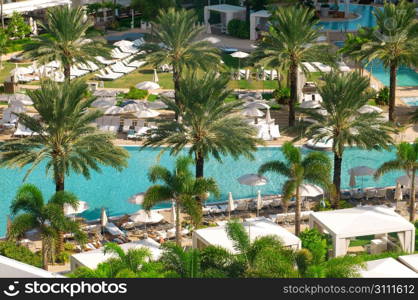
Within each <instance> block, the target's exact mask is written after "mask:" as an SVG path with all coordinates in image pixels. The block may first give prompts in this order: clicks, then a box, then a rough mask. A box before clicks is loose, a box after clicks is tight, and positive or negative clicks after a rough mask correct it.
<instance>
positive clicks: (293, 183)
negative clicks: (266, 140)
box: [258, 142, 331, 235]
mask: <svg viewBox="0 0 418 300" xmlns="http://www.w3.org/2000/svg"><path fill="white" fill-rule="evenodd" d="M281 151H282V152H283V155H284V157H285V159H286V160H285V161H280V160H275V161H269V162H266V163H264V164H262V165H261V166H260V168H259V169H258V172H259V173H261V174H264V173H266V172H275V173H279V174H281V175H283V176H286V177H287V181H286V182H285V183H284V184H283V205H284V206H285V210H287V203H288V201H289V200H290V199H291V198H292V197H295V199H296V208H295V233H296V235H299V233H300V212H301V201H302V197H301V195H300V187H301V185H302V184H304V183H313V184H317V185H320V186H322V187H325V188H327V189H328V188H329V186H330V176H331V162H330V160H329V158H328V156H327V155H326V154H325V153H323V152H310V153H309V154H307V155H306V156H305V157H303V156H302V152H301V150H300V148H298V147H295V146H294V145H292V143H290V142H286V143H284V144H283V147H282V148H281Z"/></svg>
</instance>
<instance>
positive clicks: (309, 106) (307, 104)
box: [300, 100, 321, 108]
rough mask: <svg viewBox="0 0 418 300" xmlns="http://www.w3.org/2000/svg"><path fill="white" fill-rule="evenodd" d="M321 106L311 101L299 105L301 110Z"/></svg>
mask: <svg viewBox="0 0 418 300" xmlns="http://www.w3.org/2000/svg"><path fill="white" fill-rule="evenodd" d="M320 106H321V105H320V104H319V102H318V101H312V100H309V101H303V102H302V103H301V104H300V107H301V108H318V107H320Z"/></svg>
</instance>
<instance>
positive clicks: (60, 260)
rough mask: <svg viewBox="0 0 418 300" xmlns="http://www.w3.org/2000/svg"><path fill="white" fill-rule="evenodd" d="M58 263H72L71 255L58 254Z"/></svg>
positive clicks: (66, 253) (65, 253)
mask: <svg viewBox="0 0 418 300" xmlns="http://www.w3.org/2000/svg"><path fill="white" fill-rule="evenodd" d="M56 261H57V263H63V264H65V263H67V262H69V261H70V253H68V252H67V251H62V252H61V253H58V254H57V256H56Z"/></svg>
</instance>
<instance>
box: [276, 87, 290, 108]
mask: <svg viewBox="0 0 418 300" xmlns="http://www.w3.org/2000/svg"><path fill="white" fill-rule="evenodd" d="M273 98H274V99H276V100H277V102H278V103H279V104H288V102H289V98H290V89H289V88H288V87H282V88H277V89H275V90H274V91H273Z"/></svg>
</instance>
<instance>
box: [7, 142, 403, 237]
mask: <svg viewBox="0 0 418 300" xmlns="http://www.w3.org/2000/svg"><path fill="white" fill-rule="evenodd" d="M127 150H128V151H129V152H130V154H131V157H130V159H129V167H128V168H126V169H125V170H123V171H122V172H120V173H118V172H116V171H115V170H114V169H112V168H108V167H106V168H103V172H102V173H93V174H92V176H91V179H90V180H85V179H84V178H83V177H82V176H79V175H75V174H73V175H71V176H70V177H69V178H68V179H67V181H66V189H68V190H69V191H72V192H73V193H75V194H76V195H77V196H78V197H79V199H80V200H83V201H87V202H88V203H89V207H90V209H89V210H88V211H86V212H85V213H83V214H82V215H83V216H84V217H85V218H87V219H96V218H98V217H99V215H100V209H101V208H102V207H105V208H106V209H107V212H108V213H109V215H121V214H125V213H133V212H135V211H137V210H138V206H136V205H133V204H130V203H128V202H127V199H128V198H129V197H130V196H132V195H133V194H136V193H138V192H143V191H145V190H146V189H147V188H148V187H149V186H150V182H149V181H148V179H147V176H146V174H147V170H148V168H149V167H150V166H152V165H154V164H155V163H156V162H157V157H158V154H159V153H160V150H158V149H145V150H142V151H139V148H138V147H127ZM303 151H304V152H306V153H307V152H308V151H311V150H307V149H305V148H303ZM329 155H330V156H331V153H329ZM394 156H395V153H394V152H392V151H382V152H379V151H364V150H359V149H356V148H352V149H347V150H346V152H345V158H344V163H343V175H344V176H343V178H342V186H343V187H344V188H349V176H348V175H346V174H348V169H350V168H352V167H355V166H360V165H366V166H370V167H372V168H376V167H378V166H379V165H380V164H381V163H383V162H384V161H388V160H391V159H393V158H394ZM273 159H283V155H282V153H281V151H280V148H277V147H263V148H259V149H258V151H257V152H256V153H255V159H254V160H248V159H246V158H241V159H238V160H233V159H232V158H230V157H225V158H224V161H223V164H220V163H218V162H217V161H215V160H214V159H211V160H209V161H208V162H207V163H206V166H205V175H206V176H212V177H214V178H215V179H216V180H217V182H218V184H219V186H220V189H221V192H222V197H221V200H226V199H227V194H228V192H230V191H231V192H232V194H233V197H234V198H235V199H238V198H244V197H251V196H253V195H254V193H256V191H257V189H260V190H261V192H262V193H263V194H274V193H280V191H281V186H282V184H283V182H284V181H285V178H283V177H281V176H278V175H274V174H267V177H268V179H269V183H268V184H267V185H265V186H262V187H255V188H251V187H249V186H243V185H240V184H239V183H238V182H237V180H236V179H237V178H238V177H240V176H241V175H244V174H247V173H255V172H257V169H258V167H259V166H260V165H261V164H262V163H264V162H266V161H269V160H273ZM160 163H161V164H162V165H164V166H166V167H169V168H172V167H173V163H174V158H173V157H172V156H170V155H169V154H168V153H164V154H163V155H162V156H161V158H160ZM400 175H401V174H400V173H396V172H394V173H391V174H388V175H386V176H384V177H383V178H382V179H381V180H380V181H378V182H375V181H373V179H372V178H368V177H364V182H363V186H364V187H367V186H389V185H394V182H395V178H396V177H398V176H400ZM23 176H24V170H22V171H20V170H15V169H0V178H1V180H0V195H1V201H0V212H1V214H0V236H3V235H4V233H5V228H6V215H7V214H8V213H9V206H10V202H11V200H12V199H13V197H14V195H15V193H16V190H17V188H18V187H19V186H20V185H21V184H22V179H23ZM27 182H30V183H33V184H35V185H37V186H38V187H39V188H41V190H42V191H43V192H44V195H45V196H46V197H49V196H51V195H52V193H53V192H54V185H53V184H52V179H51V178H47V177H46V176H45V171H44V169H43V167H42V166H41V167H39V168H37V169H36V170H35V171H34V172H33V173H32V174H31V175H30V176H29V178H28V180H27ZM357 182H358V184H359V186H361V180H360V179H359V180H358V181H357ZM212 200H213V199H212Z"/></svg>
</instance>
